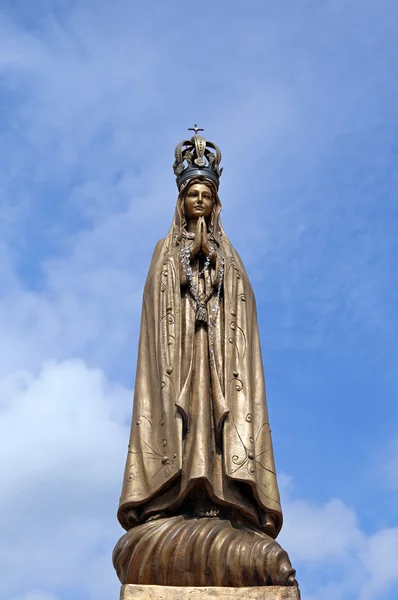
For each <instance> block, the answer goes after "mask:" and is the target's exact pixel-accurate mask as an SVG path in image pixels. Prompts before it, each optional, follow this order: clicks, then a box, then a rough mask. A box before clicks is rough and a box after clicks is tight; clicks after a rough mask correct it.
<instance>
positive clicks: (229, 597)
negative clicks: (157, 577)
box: [120, 584, 300, 600]
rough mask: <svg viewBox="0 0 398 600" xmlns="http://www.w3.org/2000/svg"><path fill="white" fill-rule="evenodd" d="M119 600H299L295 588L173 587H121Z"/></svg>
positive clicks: (298, 593) (298, 594)
mask: <svg viewBox="0 0 398 600" xmlns="http://www.w3.org/2000/svg"><path fill="white" fill-rule="evenodd" d="M120 600H300V592H299V590H298V589H297V588H296V587H279V586H263V587H244V588H231V587H174V586H163V585H131V584H130V585H123V586H122V589H121V592H120Z"/></svg>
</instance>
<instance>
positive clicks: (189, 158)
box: [173, 125, 222, 189]
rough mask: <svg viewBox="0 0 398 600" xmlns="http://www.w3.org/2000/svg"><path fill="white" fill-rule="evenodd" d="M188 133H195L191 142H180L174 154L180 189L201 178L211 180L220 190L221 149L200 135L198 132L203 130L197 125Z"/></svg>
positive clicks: (175, 170)
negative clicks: (188, 182) (190, 181)
mask: <svg viewBox="0 0 398 600" xmlns="http://www.w3.org/2000/svg"><path fill="white" fill-rule="evenodd" d="M188 131H194V132H195V133H194V135H193V136H192V137H191V139H190V140H184V141H182V142H180V143H179V144H178V146H177V147H176V149H175V152H174V155H175V161H174V165H173V171H174V174H175V176H176V183H177V187H178V189H181V187H182V185H183V184H184V183H186V182H187V181H188V180H189V179H192V178H193V177H200V176H204V177H206V178H207V179H210V180H211V181H213V182H214V183H215V184H216V186H217V188H218V186H219V183H220V177H221V173H222V167H221V168H220V162H221V157H222V155H221V151H220V148H219V147H218V146H216V144H213V143H212V142H207V141H206V140H205V138H204V137H202V136H200V135H198V131H203V129H200V128H199V127H198V126H197V125H195V127H191V128H189V129H188ZM213 150H214V152H213Z"/></svg>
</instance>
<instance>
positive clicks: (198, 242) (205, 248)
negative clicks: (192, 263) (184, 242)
mask: <svg viewBox="0 0 398 600" xmlns="http://www.w3.org/2000/svg"><path fill="white" fill-rule="evenodd" d="M199 252H202V254H203V255H204V256H205V257H206V258H207V257H208V256H210V255H211V253H212V249H211V247H210V241H209V238H208V235H207V225H206V220H205V218H204V217H200V218H199V219H198V221H197V223H196V231H195V239H194V241H193V244H192V246H191V257H192V258H194V257H195V256H196V255H197V254H199Z"/></svg>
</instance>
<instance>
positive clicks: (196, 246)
mask: <svg viewBox="0 0 398 600" xmlns="http://www.w3.org/2000/svg"><path fill="white" fill-rule="evenodd" d="M198 131H201V130H199V129H198V128H197V126H195V128H194V135H193V137H192V139H190V140H185V141H184V142H181V143H180V144H179V145H178V146H177V148H176V152H175V157H176V159H175V163H174V172H175V174H176V176H177V186H178V190H179V195H178V198H177V206H176V210H175V216H174V220H173V223H172V226H171V228H170V231H169V233H168V235H167V236H166V238H165V239H163V240H161V241H160V242H159V243H158V244H157V246H156V248H155V251H154V255H153V258H152V262H151V266H150V269H149V273H148V277H147V281H146V284H145V290H144V299H143V308H142V319H141V331H140V341H139V351H138V364H137V374H136V382H135V394H134V411H133V419H132V428H131V438H130V444H129V450H128V456H127V464H126V470H125V475H124V482H123V490H122V495H121V498H120V505H119V510H118V519H119V521H120V523H121V525H122V526H123V527H124V528H125V529H126V530H127V533H126V534H125V535H124V536H123V537H122V538H121V539H120V541H119V542H118V544H117V545H116V547H115V550H114V555H113V560H114V565H115V568H116V570H117V573H118V576H119V579H120V580H121V582H122V583H123V584H125V583H135V584H154V585H166V586H170V585H173V586H230V587H242V586H266V585H279V586H296V585H297V582H296V580H295V571H294V569H293V568H292V566H291V564H290V561H289V558H288V555H287V554H286V552H285V551H284V550H283V549H282V548H281V547H280V546H279V544H278V543H277V542H276V541H275V538H276V536H277V535H278V533H279V531H280V529H281V526H282V512H281V507H280V502H279V492H278V486H277V481H276V474H275V465H274V457H273V450H272V441H271V432H270V427H269V423H268V414H267V407H266V397H265V385H264V375H263V365H262V358H261V349H260V340H259V334H258V326H257V316H256V305H255V298H254V295H253V291H252V288H251V285H250V282H249V279H248V277H247V275H246V272H245V269H244V267H243V264H242V261H241V259H240V257H239V255H238V253H237V252H236V250H235V249H234V248H233V247H232V245H231V243H230V241H229V239H228V237H227V236H226V234H225V232H224V229H223V227H222V225H221V220H220V212H221V202H220V199H219V196H218V185H219V178H220V176H221V172H222V169H221V168H220V161H221V152H220V150H219V148H218V147H217V146H216V145H215V144H212V143H209V142H207V141H206V140H205V139H204V138H203V137H201V136H200V135H198Z"/></svg>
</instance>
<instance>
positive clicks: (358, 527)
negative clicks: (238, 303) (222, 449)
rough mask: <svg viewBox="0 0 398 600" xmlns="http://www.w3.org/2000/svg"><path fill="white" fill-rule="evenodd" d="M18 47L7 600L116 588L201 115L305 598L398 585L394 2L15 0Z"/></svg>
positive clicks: (9, 35)
mask: <svg viewBox="0 0 398 600" xmlns="http://www.w3.org/2000/svg"><path fill="white" fill-rule="evenodd" d="M0 39H1V49H0V78H1V79H0V82H1V89H0V158H1V160H0V191H1V193H0V203H1V211H0V263H1V266H2V269H1V271H2V276H1V278H0V339H1V346H0V410H1V419H0V435H1V439H2V441H3V452H2V456H1V458H0V474H1V475H0V476H1V481H2V482H3V486H2V488H3V490H2V494H1V498H0V506H1V511H0V515H1V517H0V574H1V577H0V599H1V600H72V599H73V600H89V599H91V598H93V599H94V598H95V600H102V599H103V600H105V599H107V600H108V599H109V598H117V597H118V589H119V584H118V581H117V579H116V576H115V574H114V572H113V568H112V565H111V551H112V548H113V546H114V544H115V543H116V541H117V539H118V538H119V537H120V535H121V533H122V530H121V529H120V527H119V526H118V524H117V522H116V508H117V501H118V498H119V494H120V488H121V482H122V474H123V467H124V460H125V452H126V447H127V439H128V430H129V420H130V414H131V408H132V387H133V383H134V370H135V360H136V347H137V336H138V330H139V318H140V305H141V294H142V288H143V284H144V279H145V275H146V272H147V269H148V265H149V261H150V257H151V253H152V250H153V248H154V246H155V243H156V242H157V240H158V239H159V238H161V237H163V236H164V235H165V233H166V232H167V230H168V227H169V225H170V222H171V219H172V216H173V210H174V204H175V198H176V187H175V182H174V178H173V172H172V169H171V166H172V162H173V152H174V147H175V145H176V144H177V143H178V142H179V141H180V140H181V139H183V138H184V137H185V136H186V133H187V131H186V130H187V128H188V127H191V126H192V125H193V124H194V123H195V122H197V123H199V125H201V126H202V127H205V133H206V134H207V135H208V136H209V139H211V140H213V141H215V142H216V143H217V144H218V145H219V146H220V147H221V150H222V151H223V156H224V158H223V164H224V173H223V176H222V182H221V187H220V195H221V200H222V202H223V207H224V208H223V223H224V226H225V229H226V231H227V233H228V235H229V237H230V238H231V240H232V242H233V243H234V245H235V247H236V248H237V249H238V251H239V252H240V254H241V256H242V258H243V260H244V263H245V265H246V267H247V270H248V272H249V276H250V278H251V281H252V283H253V286H254V289H255V292H256V297H257V305H258V312H259V323H260V334H261V340H262V350H263V359H264V368H265V373H266V380H267V390H268V404H269V411H270V418H271V421H272V430H273V438H274V445H275V455H276V463H277V468H278V472H279V481H280V486H281V493H282V502H283V508H284V514H285V525H284V529H283V531H282V533H281V536H280V540H281V543H282V544H283V545H284V546H285V547H286V549H287V550H288V552H289V553H290V555H291V558H292V561H293V563H294V565H295V566H296V568H297V577H298V579H299V582H300V585H301V588H302V594H303V598H305V599H306V600H319V599H320V598H322V600H376V599H377V600H395V599H396V598H397V594H398V575H397V569H396V563H397V556H398V511H397V508H396V507H397V501H398V484H397V481H398V434H397V431H398V410H397V393H398V375H397V374H398V348H397V342H396V340H397V329H398V310H397V306H398V270H397V268H396V257H397V256H398V241H397V231H398V208H397V200H396V197H397V189H398V175H397V173H398V169H397V160H398V141H397V140H398V112H397V109H396V98H397V95H398V80H397V77H396V73H397V67H398V6H397V4H396V2H395V0H362V1H359V0H322V1H321V2H320V1H319V0H317V1H315V0H302V1H301V2H285V3H281V2H278V3H275V2H271V1H270V0H261V1H260V0H246V2H243V1H231V2H228V3H227V2H220V1H218V2H217V1H215V2H213V3H211V4H210V3H206V4H203V3H202V4H197V3H182V2H176V1H173V0H170V1H168V2H161V1H159V0H155V1H151V2H147V3H142V2H131V1H128V0H114V2H112V3H110V2H107V1H105V0H95V1H94V0H74V1H72V0H68V1H66V0H65V1H61V0H60V1H57V0H51V1H50V0H42V1H40V0H31V1H30V2H29V3H27V2H22V1H16V0H12V1H11V0H3V1H2V2H1V3H0Z"/></svg>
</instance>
